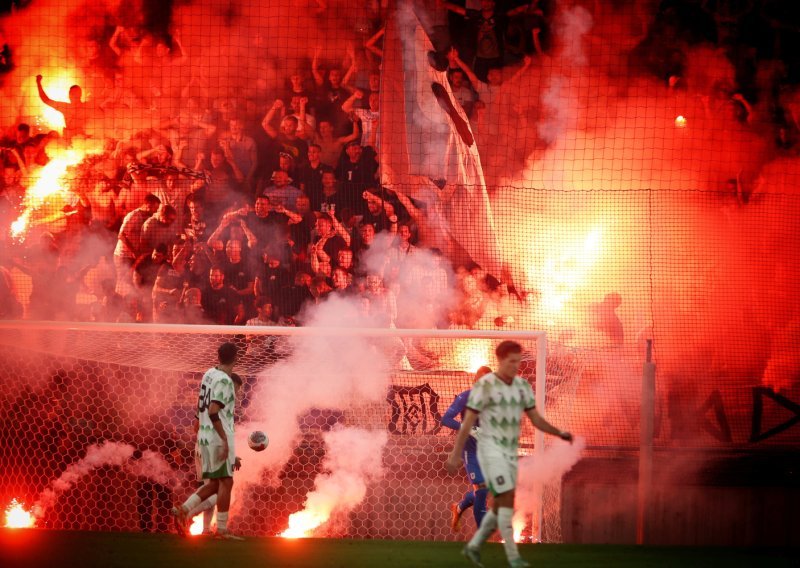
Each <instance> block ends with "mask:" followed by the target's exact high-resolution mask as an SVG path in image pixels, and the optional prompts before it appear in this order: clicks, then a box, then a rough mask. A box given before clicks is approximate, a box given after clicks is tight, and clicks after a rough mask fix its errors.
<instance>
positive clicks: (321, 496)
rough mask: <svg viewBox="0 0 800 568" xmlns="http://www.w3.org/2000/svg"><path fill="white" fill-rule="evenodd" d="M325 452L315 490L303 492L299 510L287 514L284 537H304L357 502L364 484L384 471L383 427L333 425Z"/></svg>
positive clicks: (361, 495) (362, 491) (350, 508)
mask: <svg viewBox="0 0 800 568" xmlns="http://www.w3.org/2000/svg"><path fill="white" fill-rule="evenodd" d="M323 437H324V439H325V446H326V453H325V460H324V462H323V463H322V469H323V471H324V472H325V473H321V474H320V475H318V476H317V478H316V479H315V480H314V490H313V491H311V492H310V493H309V494H308V495H307V496H306V503H305V507H304V509H303V510H302V511H298V512H297V513H293V514H291V515H290V516H289V528H288V529H286V530H285V531H283V532H282V533H281V535H280V536H282V537H284V538H305V537H308V536H311V535H312V534H313V531H314V530H316V529H317V528H318V527H320V526H322V524H323V523H326V522H327V521H328V519H330V517H331V515H333V514H334V513H340V514H341V513H349V512H350V511H352V510H353V509H354V508H356V507H357V506H358V505H360V504H361V503H362V502H363V501H364V498H365V497H366V494H367V485H368V484H369V483H370V482H372V481H375V480H377V479H379V478H380V477H381V476H382V475H383V448H384V446H385V445H386V441H387V434H386V432H385V431H383V430H375V431H371V430H364V429H362V428H345V427H340V428H335V429H333V430H331V431H330V432H326V433H325V434H324V435H323Z"/></svg>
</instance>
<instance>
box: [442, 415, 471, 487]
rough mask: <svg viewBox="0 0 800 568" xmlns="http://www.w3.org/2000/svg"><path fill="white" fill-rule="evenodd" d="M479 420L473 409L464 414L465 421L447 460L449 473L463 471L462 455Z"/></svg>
mask: <svg viewBox="0 0 800 568" xmlns="http://www.w3.org/2000/svg"><path fill="white" fill-rule="evenodd" d="M477 420H478V413H477V412H475V411H474V410H472V409H471V408H467V412H466V414H464V420H463V421H462V422H461V428H459V430H458V435H457V436H456V443H455V445H454V446H453V451H452V452H450V455H449V456H448V458H447V471H448V472H450V473H456V472H458V470H459V469H461V465H462V459H461V454H462V453H463V452H464V444H466V443H467V438H469V435H470V432H471V431H472V427H473V426H475V422H476V421H477Z"/></svg>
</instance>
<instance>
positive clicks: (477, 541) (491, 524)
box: [467, 509, 497, 548]
mask: <svg viewBox="0 0 800 568" xmlns="http://www.w3.org/2000/svg"><path fill="white" fill-rule="evenodd" d="M496 528H497V515H495V514H494V511H492V510H491V509H490V510H489V511H487V512H486V514H485V515H484V516H483V520H482V521H481V526H479V527H478V530H477V531H475V534H474V535H472V538H471V539H470V541H469V543H467V546H469V547H470V548H480V547H481V545H482V544H483V543H484V542H486V541H487V540H488V539H489V537H490V536H492V533H493V532H494V529H496Z"/></svg>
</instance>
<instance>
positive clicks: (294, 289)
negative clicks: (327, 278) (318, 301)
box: [277, 270, 314, 319]
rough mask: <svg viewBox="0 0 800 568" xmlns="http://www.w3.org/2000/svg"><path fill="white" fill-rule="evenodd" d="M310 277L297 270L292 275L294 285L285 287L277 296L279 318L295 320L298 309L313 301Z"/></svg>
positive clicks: (306, 273)
mask: <svg viewBox="0 0 800 568" xmlns="http://www.w3.org/2000/svg"><path fill="white" fill-rule="evenodd" d="M310 287H311V275H310V274H309V273H308V272H305V271H303V270H298V271H297V273H296V274H295V275H294V284H292V285H291V286H287V287H286V288H283V289H282V290H281V291H280V294H279V295H278V302H277V303H278V307H279V308H280V315H281V318H282V319H283V318H292V319H296V317H297V314H298V313H299V312H300V309H301V308H302V307H303V306H304V305H305V304H306V303H307V302H313V301H314V295H313V294H312V293H311V288H310Z"/></svg>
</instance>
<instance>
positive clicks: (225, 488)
mask: <svg viewBox="0 0 800 568" xmlns="http://www.w3.org/2000/svg"><path fill="white" fill-rule="evenodd" d="M237 353H238V349H237V347H236V345H234V344H233V343H223V344H222V345H220V347H219V349H218V350H217V355H218V358H219V365H217V366H216V367H213V368H211V369H209V370H208V371H206V374H205V375H203V380H202V382H201V383H200V396H199V397H198V401H197V416H198V419H199V421H200V427H199V429H198V432H197V444H198V446H199V449H200V460H201V465H202V474H203V479H209V480H210V481H209V483H208V484H206V485H203V486H202V487H201V488H200V489H198V490H197V492H195V493H194V494H192V495H191V496H190V497H189V498H188V499H187V500H186V501H185V502H184V503H183V505H181V506H180V507H176V508H174V509H173V510H172V512H173V514H174V515H175V517H176V518H175V524H176V527H178V530H179V531H180V530H181V529H182V527H186V523H187V520H188V516H189V513H190V512H191V511H192V510H193V509H195V508H196V507H197V506H198V505H200V503H202V502H203V501H205V500H206V499H208V498H209V497H211V496H212V495H214V494H216V495H217V536H218V537H221V538H237V539H238V537H234V536H233V535H231V534H229V533H228V509H229V508H230V503H231V490H232V489H233V470H234V466H235V464H236V453H235V447H234V431H233V414H234V410H235V407H236V394H235V391H234V386H233V380H232V379H231V374H232V373H233V367H234V365H235V364H236V357H237Z"/></svg>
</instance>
